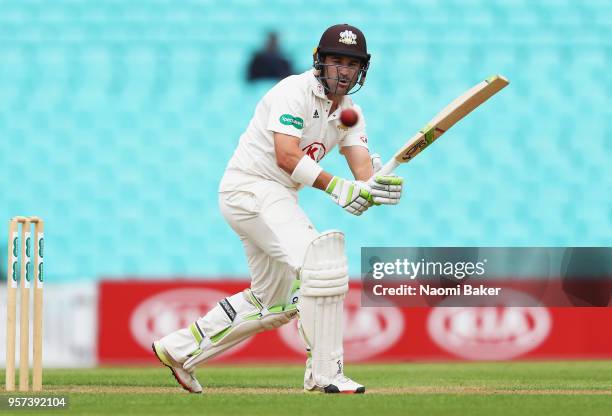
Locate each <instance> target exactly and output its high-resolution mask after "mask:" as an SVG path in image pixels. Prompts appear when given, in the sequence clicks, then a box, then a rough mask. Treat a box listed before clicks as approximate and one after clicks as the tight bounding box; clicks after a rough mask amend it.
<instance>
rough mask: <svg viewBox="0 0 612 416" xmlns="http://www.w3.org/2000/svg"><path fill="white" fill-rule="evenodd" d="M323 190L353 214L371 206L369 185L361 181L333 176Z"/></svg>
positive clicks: (361, 212) (358, 213) (362, 211)
mask: <svg viewBox="0 0 612 416" xmlns="http://www.w3.org/2000/svg"><path fill="white" fill-rule="evenodd" d="M325 192H327V193H328V194H329V196H330V197H331V199H332V200H333V201H334V202H335V203H336V204H338V205H340V206H341V207H342V208H344V209H345V210H346V211H348V212H350V213H351V214H353V215H358V216H359V215H361V214H363V213H364V212H365V211H366V210H367V209H368V208H370V207H371V206H372V203H373V199H372V195H371V194H370V187H369V186H368V185H367V184H366V183H364V182H361V181H349V180H347V179H342V178H340V177H338V176H334V177H333V178H332V180H331V181H330V182H329V185H327V188H326V189H325Z"/></svg>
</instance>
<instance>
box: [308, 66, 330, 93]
mask: <svg viewBox="0 0 612 416" xmlns="http://www.w3.org/2000/svg"><path fill="white" fill-rule="evenodd" d="M309 81H310V86H311V88H312V92H313V94H314V95H316V96H317V97H319V98H323V99H325V100H327V95H325V88H323V84H321V82H319V80H318V79H317V78H316V77H315V75H314V69H311V70H310V77H309Z"/></svg>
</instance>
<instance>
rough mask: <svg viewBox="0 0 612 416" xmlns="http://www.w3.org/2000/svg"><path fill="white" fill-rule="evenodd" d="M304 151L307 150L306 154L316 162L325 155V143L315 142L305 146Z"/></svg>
mask: <svg viewBox="0 0 612 416" xmlns="http://www.w3.org/2000/svg"><path fill="white" fill-rule="evenodd" d="M302 151H304V152H306V154H307V155H308V156H309V157H310V158H311V159H312V160H314V161H315V162H318V161H320V160H321V159H323V156H325V152H326V151H327V150H326V149H325V145H324V144H323V143H321V142H313V143H310V144H309V145H308V146H306V147H304V148H303V149H302Z"/></svg>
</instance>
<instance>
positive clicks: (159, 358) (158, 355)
mask: <svg viewBox="0 0 612 416" xmlns="http://www.w3.org/2000/svg"><path fill="white" fill-rule="evenodd" d="M151 349H152V350H153V354H155V356H156V357H157V359H158V360H159V362H160V363H162V364H163V365H164V366H166V367H168V368H169V369H170V371H171V372H172V375H173V376H174V379H175V380H176V382H177V383H179V384H180V385H181V387H182V388H183V389H185V390H187V391H188V392H189V393H193V394H201V393H202V392H201V391H193V390H191V389H190V388H189V386H187V384H185V383H184V382H183V381H182V380H181V378H180V377H179V376H178V375H177V374H176V371H174V367H172V365H170V363H169V362H167V361H166V359H165V358H166V357H165V354H164V357H163V358H162V355H161V354H160V353H158V352H157V349H156V348H155V343H153V344H151Z"/></svg>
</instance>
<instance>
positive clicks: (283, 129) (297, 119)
mask: <svg viewBox="0 0 612 416" xmlns="http://www.w3.org/2000/svg"><path fill="white" fill-rule="evenodd" d="M269 99H270V114H269V115H268V123H267V129H268V130H270V131H274V132H277V133H282V134H287V135H290V136H295V137H298V138H300V139H301V138H302V134H303V132H304V107H305V101H306V98H305V97H304V94H303V93H302V92H301V91H300V89H299V87H298V86H297V85H291V84H288V85H287V84H285V85H283V84H282V83H281V84H279V85H277V86H276V87H275V88H274V89H272V91H270V96H269Z"/></svg>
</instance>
